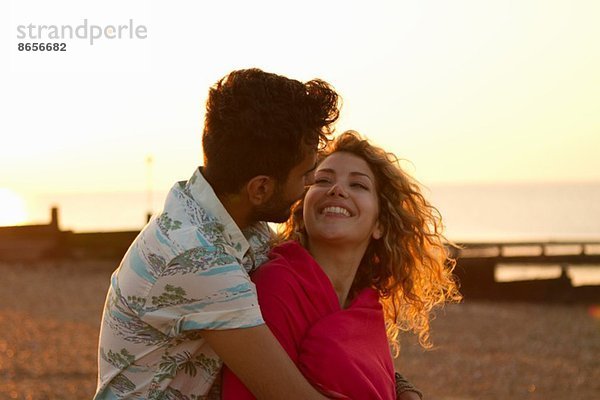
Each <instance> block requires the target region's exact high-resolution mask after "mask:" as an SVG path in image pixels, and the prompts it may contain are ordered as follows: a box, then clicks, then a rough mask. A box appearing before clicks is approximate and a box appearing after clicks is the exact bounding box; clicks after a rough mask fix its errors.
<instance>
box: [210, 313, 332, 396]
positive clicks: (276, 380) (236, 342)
mask: <svg viewBox="0 0 600 400" xmlns="http://www.w3.org/2000/svg"><path fill="white" fill-rule="evenodd" d="M202 336H203V337H204V338H205V339H206V341H207V342H208V344H209V345H210V346H211V347H212V348H213V350H214V351H215V352H216V353H217V354H218V355H219V357H221V359H222V360H223V362H224V363H225V364H227V366H228V367H229V369H231V370H232V371H233V373H234V374H235V375H237V376H238V378H239V379H240V380H241V381H242V382H243V383H244V384H245V385H246V387H248V389H249V390H250V391H251V392H252V393H253V394H254V395H255V396H256V398H257V399H260V400H262V399H266V400H270V399H290V400H294V399H298V400H301V399H314V400H324V399H327V398H326V397H324V396H323V395H321V394H320V393H319V392H318V391H317V390H316V389H315V388H313V387H312V386H311V385H310V384H309V383H308V381H307V380H306V379H305V378H304V376H303V375H302V374H301V373H300V371H299V370H298V368H297V367H296V365H295V364H294V363H293V362H292V360H291V359H290V358H289V357H288V355H287V354H286V352H285V351H284V350H283V348H282V347H281V345H280V344H279V342H278V341H277V339H275V337H274V336H273V334H272V333H271V331H270V330H269V328H267V326H266V325H260V326H256V327H253V328H243V329H227V330H203V331H202Z"/></svg>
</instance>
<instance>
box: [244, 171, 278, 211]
mask: <svg viewBox="0 0 600 400" xmlns="http://www.w3.org/2000/svg"><path fill="white" fill-rule="evenodd" d="M246 192H247V193H248V200H249V201H250V204H252V205H253V206H260V205H262V204H264V203H265V202H267V201H268V200H269V199H270V198H271V196H272V195H273V193H274V192H275V179H273V178H271V177H270V176H266V175H258V176H255V177H254V178H252V179H250V180H249V181H248V183H247V184H246Z"/></svg>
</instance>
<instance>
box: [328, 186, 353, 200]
mask: <svg viewBox="0 0 600 400" xmlns="http://www.w3.org/2000/svg"><path fill="white" fill-rule="evenodd" d="M327 194H328V195H329V196H340V197H348V193H347V192H346V191H345V190H344V188H343V187H342V186H341V185H339V184H337V183H336V184H334V185H333V186H332V187H331V189H329V192H327Z"/></svg>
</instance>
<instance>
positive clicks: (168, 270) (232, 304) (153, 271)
mask: <svg viewBox="0 0 600 400" xmlns="http://www.w3.org/2000/svg"><path fill="white" fill-rule="evenodd" d="M270 238H271V231H270V229H269V227H268V225H267V224H266V223H258V224H256V225H254V226H252V227H250V228H249V229H247V230H245V231H244V233H242V232H241V231H240V229H239V228H238V226H237V225H236V224H235V222H234V221H233V219H232V218H231V216H229V214H228V213H227V211H226V210H225V208H224V207H223V205H222V204H221V202H220V201H219V199H218V198H217V196H216V195H215V193H214V191H213V190H212V188H211V187H210V185H209V184H208V183H207V182H206V180H205V179H204V177H203V176H202V173H201V169H198V170H196V172H195V173H194V175H193V176H192V177H191V179H190V180H189V181H187V182H185V181H184V182H178V183H177V184H175V185H174V187H173V188H172V189H171V191H170V192H169V194H168V196H167V199H166V202H165V207H164V210H163V211H162V213H161V214H159V215H158V216H157V217H156V218H154V219H153V220H151V221H150V222H149V223H148V225H146V227H145V228H144V229H143V230H142V232H140V234H139V236H138V237H137V238H136V239H135V241H134V242H133V244H132V245H131V247H130V248H129V250H128V251H127V253H126V254H125V257H124V258H123V261H122V262H121V265H120V266H119V268H118V269H117V270H116V271H115V272H114V273H113V275H112V277H111V285H110V288H109V291H108V295H107V298H106V304H105V307H104V313H103V318H102V326H101V330H100V344H99V354H98V364H99V365H98V389H97V392H96V396H95V397H94V399H97V400H100V399H165V400H167V399H177V400H187V399H189V400H192V399H194V400H196V399H208V398H213V394H218V385H213V384H214V383H215V382H216V380H217V376H218V375H219V372H220V369H221V366H222V362H221V360H220V359H219V357H218V356H217V354H216V353H215V352H214V351H213V350H212V349H211V348H210V346H209V345H208V344H207V343H206V342H205V341H204V339H203V338H202V337H201V335H200V333H199V330H201V329H235V328H246V327H253V326H257V325H261V324H263V323H264V321H263V319H262V316H261V313H260V309H259V306H258V301H257V297H256V289H255V287H254V284H253V283H252V282H251V281H250V278H249V276H248V272H250V271H251V270H252V269H254V268H255V267H257V266H258V265H260V264H261V263H262V262H264V261H265V260H266V259H267V253H268V250H269V240H270ZM211 387H212V388H213V389H212V390H211ZM215 388H217V389H216V390H215ZM209 391H210V393H211V394H210V395H209Z"/></svg>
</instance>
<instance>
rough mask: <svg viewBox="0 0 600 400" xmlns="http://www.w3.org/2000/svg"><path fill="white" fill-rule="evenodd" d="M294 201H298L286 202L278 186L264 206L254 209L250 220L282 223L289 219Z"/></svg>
mask: <svg viewBox="0 0 600 400" xmlns="http://www.w3.org/2000/svg"><path fill="white" fill-rule="evenodd" d="M296 201H298V199H294V200H286V199H285V198H284V196H283V190H281V187H279V186H278V188H277V190H276V192H275V193H273V197H272V198H271V199H270V200H269V201H268V202H267V203H266V204H263V205H261V206H258V207H256V208H255V209H254V211H253V213H252V219H253V220H254V221H256V222H258V221H266V222H275V223H278V224H280V223H283V222H285V221H287V220H288V218H289V217H290V215H291V208H292V205H293V204H294V203H295V202H296Z"/></svg>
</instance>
